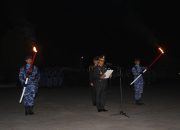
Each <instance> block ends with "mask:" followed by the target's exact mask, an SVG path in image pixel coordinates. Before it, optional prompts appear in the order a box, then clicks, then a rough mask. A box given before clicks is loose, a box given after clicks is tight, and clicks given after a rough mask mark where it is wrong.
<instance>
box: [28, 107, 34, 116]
mask: <svg viewBox="0 0 180 130" xmlns="http://www.w3.org/2000/svg"><path fill="white" fill-rule="evenodd" d="M29 114H30V115H34V112H33V106H30V107H29Z"/></svg>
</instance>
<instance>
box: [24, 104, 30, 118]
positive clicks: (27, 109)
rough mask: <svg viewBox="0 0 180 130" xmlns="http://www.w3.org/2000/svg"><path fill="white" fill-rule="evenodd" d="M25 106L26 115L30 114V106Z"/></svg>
mask: <svg viewBox="0 0 180 130" xmlns="http://www.w3.org/2000/svg"><path fill="white" fill-rule="evenodd" d="M24 108H25V115H26V116H27V115H29V107H28V106H25V107H24Z"/></svg>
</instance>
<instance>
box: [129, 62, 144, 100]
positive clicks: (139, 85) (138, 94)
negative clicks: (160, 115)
mask: <svg viewBox="0 0 180 130" xmlns="http://www.w3.org/2000/svg"><path fill="white" fill-rule="evenodd" d="M144 69H145V67H141V66H140V65H135V66H134V67H132V74H133V76H134V79H135V78H137V77H138V76H139V75H140V74H141V73H142V72H143V71H144ZM143 87H144V80H143V76H141V77H140V78H139V79H138V80H137V81H136V82H134V91H135V100H136V101H137V100H140V99H141V98H142V94H143Z"/></svg>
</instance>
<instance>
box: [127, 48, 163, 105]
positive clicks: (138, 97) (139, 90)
mask: <svg viewBox="0 0 180 130" xmlns="http://www.w3.org/2000/svg"><path fill="white" fill-rule="evenodd" d="M158 49H159V51H160V52H161V54H160V55H159V56H158V57H156V59H155V60H154V61H153V62H152V63H151V64H150V65H149V66H148V67H147V68H145V67H142V66H141V65H140V60H139V59H136V60H135V65H134V67H133V68H132V73H133V75H134V80H133V81H132V82H131V83H130V85H132V84H134V92H135V102H136V105H143V103H142V94H143V87H144V81H143V77H142V75H143V74H144V73H145V72H146V71H147V70H148V69H149V68H150V67H151V66H152V65H153V64H154V63H155V62H157V61H158V59H159V58H160V57H161V56H162V54H164V51H163V50H162V49H161V48H158Z"/></svg>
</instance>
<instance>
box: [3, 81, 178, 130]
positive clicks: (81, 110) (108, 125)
mask: <svg viewBox="0 0 180 130" xmlns="http://www.w3.org/2000/svg"><path fill="white" fill-rule="evenodd" d="M178 87H179V85H178V84H177V85H171V84H166V85H160V84H159V85H154V86H150V87H146V88H145V94H144V102H145V105H144V106H136V105H135V104H134V103H133V91H132V89H131V88H130V86H123V104H122V105H120V92H119V86H111V87H109V89H108V94H107V106H106V108H107V109H108V110H109V111H108V112H100V113H99V112H97V109H96V107H94V106H92V104H91V94H90V88H89V87H88V86H84V87H77V86H76V87H63V88H40V89H39V95H38V98H37V99H36V106H35V115H33V116H25V115H24V108H23V106H22V104H19V103H18V101H19V97H20V94H21V89H20V88H16V87H14V88H0V130H180V102H179V100H180V94H179V91H178V90H179V89H178ZM121 110H122V111H124V112H125V113H126V114H127V115H128V116H130V118H127V117H125V116H123V115H120V114H119V112H120V111H121Z"/></svg>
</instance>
